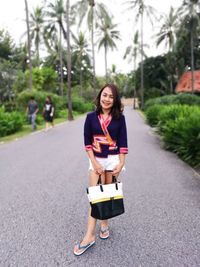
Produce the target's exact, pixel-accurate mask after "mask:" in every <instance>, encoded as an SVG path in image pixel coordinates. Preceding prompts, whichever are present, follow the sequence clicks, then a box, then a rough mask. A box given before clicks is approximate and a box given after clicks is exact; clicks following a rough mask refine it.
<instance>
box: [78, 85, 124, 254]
mask: <svg viewBox="0 0 200 267" xmlns="http://www.w3.org/2000/svg"><path fill="white" fill-rule="evenodd" d="M95 104H96V111H94V112H91V113H89V114H87V117H86V120H85V125H84V143H85V148H86V151H87V154H88V157H89V173H90V175H89V186H95V185H96V184H97V181H98V178H99V174H101V177H102V182H103V183H105V184H110V183H111V182H112V176H113V175H115V176H118V175H119V174H120V172H121V171H122V169H123V167H124V164H125V155H126V154H127V153H128V146H127V131H126V122H125V117H124V115H123V114H122V112H123V110H122V104H121V99H120V96H119V92H118V89H117V87H116V86H115V85H113V84H106V85H105V86H104V87H103V88H102V89H101V90H100V92H99V94H98V96H97V98H96V103H95ZM101 121H103V122H104V125H106V127H107V130H108V132H109V135H110V137H111V140H108V138H107V136H105V135H104V132H103V130H102V127H101ZM111 170H112V172H111ZM108 171H110V172H108ZM90 213H91V209H90V210H89V216H88V224H87V231H86V234H85V236H84V238H83V240H82V242H80V243H79V244H77V245H76V246H75V247H74V254H75V255H77V256H79V255H81V254H83V253H84V252H85V251H86V250H87V249H88V248H90V247H91V246H92V245H94V244H95V232H96V219H94V218H93V217H92V216H91V215H90ZM99 236H100V238H101V239H107V238H108V237H109V228H108V220H102V221H100V233H99Z"/></svg>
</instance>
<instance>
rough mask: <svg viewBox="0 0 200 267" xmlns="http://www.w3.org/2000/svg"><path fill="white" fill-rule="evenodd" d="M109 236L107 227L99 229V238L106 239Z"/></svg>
mask: <svg viewBox="0 0 200 267" xmlns="http://www.w3.org/2000/svg"><path fill="white" fill-rule="evenodd" d="M109 236H110V233H109V229H108V227H106V228H101V229H100V234H99V237H100V238H101V239H107V238H108V237H109Z"/></svg>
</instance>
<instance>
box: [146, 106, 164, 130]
mask: <svg viewBox="0 0 200 267" xmlns="http://www.w3.org/2000/svg"><path fill="white" fill-rule="evenodd" d="M163 109H165V106H162V105H154V106H150V107H149V108H148V109H147V110H146V112H145V114H146V119H147V122H148V123H149V124H150V125H151V126H156V125H157V124H158V122H159V116H160V113H161V111H162V110H163Z"/></svg>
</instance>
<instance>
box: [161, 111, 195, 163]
mask: <svg viewBox="0 0 200 267" xmlns="http://www.w3.org/2000/svg"><path fill="white" fill-rule="evenodd" d="M163 140H164V142H165V146H166V148H167V149H170V150H172V151H173V152H175V153H177V154H178V155H179V156H180V157H181V158H182V159H183V160H184V161H186V162H187V163H189V164H190V165H192V166H195V167H199V166H200V109H199V108H197V107H196V108H195V107H191V108H190V110H189V109H188V113H187V115H186V116H182V115H181V116H179V117H178V118H177V119H176V120H175V121H173V120H171V121H168V122H167V123H166V124H165V127H164V131H163Z"/></svg>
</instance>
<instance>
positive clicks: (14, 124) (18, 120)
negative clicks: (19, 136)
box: [0, 108, 23, 137]
mask: <svg viewBox="0 0 200 267" xmlns="http://www.w3.org/2000/svg"><path fill="white" fill-rule="evenodd" d="M22 126H23V116H22V115H21V114H20V113H19V112H11V113H8V112H5V110H4V109H3V108H0V136H1V137H3V136H6V135H9V134H12V133H15V132H17V131H18V130H20V129H21V128H22Z"/></svg>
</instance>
